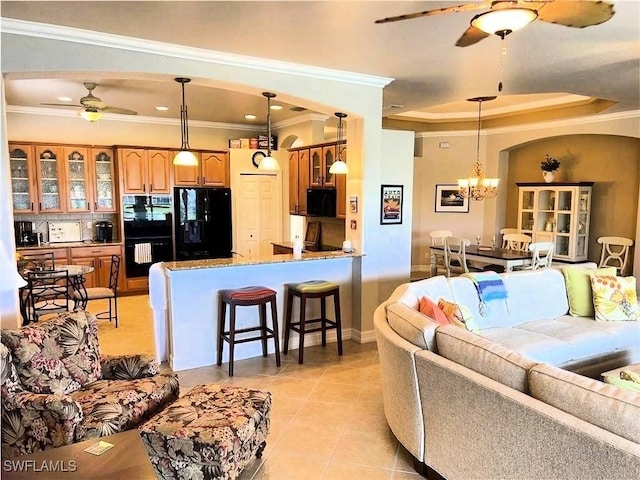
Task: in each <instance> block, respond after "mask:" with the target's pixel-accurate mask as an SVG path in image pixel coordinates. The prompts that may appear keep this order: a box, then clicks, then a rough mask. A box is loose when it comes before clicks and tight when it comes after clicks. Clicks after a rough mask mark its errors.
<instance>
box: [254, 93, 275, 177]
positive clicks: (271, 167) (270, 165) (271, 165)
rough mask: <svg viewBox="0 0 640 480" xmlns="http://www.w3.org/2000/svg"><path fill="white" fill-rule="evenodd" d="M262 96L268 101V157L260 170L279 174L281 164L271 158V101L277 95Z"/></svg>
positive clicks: (259, 167)
mask: <svg viewBox="0 0 640 480" xmlns="http://www.w3.org/2000/svg"><path fill="white" fill-rule="evenodd" d="M262 96H263V97H266V99H267V156H266V157H264V158H263V159H262V160H261V161H260V164H259V165H258V170H266V171H272V172H277V171H279V170H280V164H279V163H278V160H276V159H275V158H273V157H272V156H271V99H272V98H275V96H276V94H275V93H271V92H262Z"/></svg>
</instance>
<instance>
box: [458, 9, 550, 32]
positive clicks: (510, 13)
mask: <svg viewBox="0 0 640 480" xmlns="http://www.w3.org/2000/svg"><path fill="white" fill-rule="evenodd" d="M536 18H538V12H536V11H535V10H531V9H530V8H519V7H516V8H501V9H497V10H491V11H489V12H485V13H481V14H480V15H476V16H475V17H473V19H472V20H471V26H473V27H475V28H477V29H479V30H482V31H483V32H485V33H489V34H494V33H495V34H496V35H499V36H501V37H504V36H505V35H508V34H509V33H511V32H515V31H516V30H520V29H521V28H523V27H526V26H527V25H528V24H530V23H531V22H533V21H534V20H535V19H536Z"/></svg>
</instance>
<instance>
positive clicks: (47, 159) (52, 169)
mask: <svg viewBox="0 0 640 480" xmlns="http://www.w3.org/2000/svg"><path fill="white" fill-rule="evenodd" d="M35 157H36V171H37V173H36V174H37V178H38V210H39V211H40V212H41V213H63V212H64V211H65V201H66V195H65V182H64V162H63V160H62V148H60V147H59V146H48V145H38V146H36V147H35Z"/></svg>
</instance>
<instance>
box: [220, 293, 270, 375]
mask: <svg viewBox="0 0 640 480" xmlns="http://www.w3.org/2000/svg"><path fill="white" fill-rule="evenodd" d="M218 297H219V302H218V303H219V306H218V365H222V348H223V346H224V342H225V341H226V342H227V343H229V376H230V377H233V351H234V347H235V345H236V343H245V342H253V341H257V340H261V341H262V356H263V357H266V356H267V340H268V339H269V338H273V343H274V346H275V354H276V365H277V366H278V367H279V366H280V343H279V339H278V312H277V310H276V291H275V290H271V289H270V288H267V287H260V286H251V287H244V288H235V289H226V290H220V291H219V292H218ZM267 303H270V304H271V324H272V328H268V327H267V318H266V317H267ZM227 304H228V305H230V306H231V310H230V312H229V330H225V323H226V316H227ZM254 305H255V306H258V307H259V308H258V310H259V315H260V325H258V326H257V327H247V328H238V329H237V328H236V306H241V307H244V306H254ZM249 332H260V334H259V335H255V336H249V337H245V336H243V337H242V338H236V335H238V334H245V333H249Z"/></svg>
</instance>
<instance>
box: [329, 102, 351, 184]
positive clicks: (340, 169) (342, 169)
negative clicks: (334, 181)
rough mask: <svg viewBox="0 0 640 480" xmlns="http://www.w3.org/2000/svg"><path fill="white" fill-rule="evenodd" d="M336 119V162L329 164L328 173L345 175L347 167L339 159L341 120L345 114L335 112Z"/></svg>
mask: <svg viewBox="0 0 640 480" xmlns="http://www.w3.org/2000/svg"><path fill="white" fill-rule="evenodd" d="M336 117H338V132H337V133H338V141H337V143H336V161H335V162H333V163H332V164H331V166H330V167H329V173H330V174H332V175H346V174H347V173H349V167H348V165H347V164H346V163H345V162H344V160H342V157H341V153H340V152H341V150H342V148H341V144H342V136H343V131H344V129H343V126H342V119H343V118H346V117H347V114H346V113H340V112H336Z"/></svg>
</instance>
